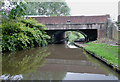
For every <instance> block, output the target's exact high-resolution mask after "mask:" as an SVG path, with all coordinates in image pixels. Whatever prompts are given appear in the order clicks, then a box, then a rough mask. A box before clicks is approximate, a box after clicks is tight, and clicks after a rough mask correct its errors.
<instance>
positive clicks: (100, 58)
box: [73, 43, 120, 73]
mask: <svg viewBox="0 0 120 82" xmlns="http://www.w3.org/2000/svg"><path fill="white" fill-rule="evenodd" d="M73 44H74V45H75V46H76V47H78V48H81V49H83V50H85V51H86V52H87V53H88V54H90V55H91V56H93V57H95V58H96V59H98V60H100V61H101V62H103V63H105V64H106V65H107V66H109V67H111V68H112V69H113V70H115V71H117V72H119V73H120V69H119V68H118V66H114V64H112V63H110V64H108V60H106V59H104V58H103V57H99V56H98V55H97V54H95V53H93V52H90V51H88V50H86V49H85V48H84V47H83V46H80V45H78V44H76V43H73Z"/></svg>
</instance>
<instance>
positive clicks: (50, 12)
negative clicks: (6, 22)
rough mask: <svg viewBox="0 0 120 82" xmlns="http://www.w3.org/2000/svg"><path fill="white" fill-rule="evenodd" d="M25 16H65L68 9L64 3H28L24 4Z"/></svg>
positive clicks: (68, 13)
mask: <svg viewBox="0 0 120 82" xmlns="http://www.w3.org/2000/svg"><path fill="white" fill-rule="evenodd" d="M26 14H27V15H46V16H67V15H70V8H69V7H68V6H67V4H66V2H29V3H28V4H26Z"/></svg>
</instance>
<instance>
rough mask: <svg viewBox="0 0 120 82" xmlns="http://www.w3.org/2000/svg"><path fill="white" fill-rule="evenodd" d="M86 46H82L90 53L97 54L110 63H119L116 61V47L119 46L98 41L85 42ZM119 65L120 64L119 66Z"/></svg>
mask: <svg viewBox="0 0 120 82" xmlns="http://www.w3.org/2000/svg"><path fill="white" fill-rule="evenodd" d="M87 45H88V46H85V47H84V48H85V49H86V50H88V51H90V52H92V53H95V54H97V55H98V56H99V57H102V58H104V59H106V60H108V63H112V64H114V65H119V64H118V62H120V60H119V59H118V56H119V54H118V49H119V46H112V45H108V44H106V43H104V44H99V43H91V42H89V43H87ZM119 67H120V66H119Z"/></svg>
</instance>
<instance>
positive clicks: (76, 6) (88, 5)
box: [66, 0, 120, 20]
mask: <svg viewBox="0 0 120 82" xmlns="http://www.w3.org/2000/svg"><path fill="white" fill-rule="evenodd" d="M119 1H120V0H66V2H67V4H68V6H69V7H70V9H71V15H72V16H76V15H77V16H81V15H86V16H89V15H105V14H110V16H111V18H112V19H114V20H117V17H118V2H119Z"/></svg>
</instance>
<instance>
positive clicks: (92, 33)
mask: <svg viewBox="0 0 120 82" xmlns="http://www.w3.org/2000/svg"><path fill="white" fill-rule="evenodd" d="M67 31H76V32H79V33H81V34H82V35H83V36H84V37H85V41H86V42H88V41H95V40H97V29H71V30H67V29H64V30H46V32H47V34H48V35H50V36H51V40H52V43H64V42H65V41H66V38H65V32H67Z"/></svg>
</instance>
